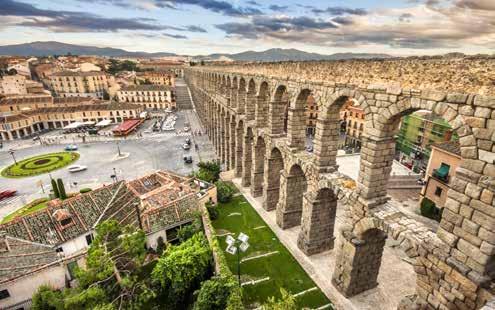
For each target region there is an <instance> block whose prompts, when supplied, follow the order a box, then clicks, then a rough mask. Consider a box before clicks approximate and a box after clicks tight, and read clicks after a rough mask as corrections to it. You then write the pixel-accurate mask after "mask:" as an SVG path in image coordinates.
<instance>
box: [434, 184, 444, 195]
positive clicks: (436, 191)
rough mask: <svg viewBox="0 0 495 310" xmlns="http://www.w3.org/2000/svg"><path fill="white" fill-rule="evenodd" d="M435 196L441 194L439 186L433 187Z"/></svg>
mask: <svg viewBox="0 0 495 310" xmlns="http://www.w3.org/2000/svg"><path fill="white" fill-rule="evenodd" d="M435 196H438V197H440V196H442V188H441V187H438V186H437V188H436V189H435Z"/></svg>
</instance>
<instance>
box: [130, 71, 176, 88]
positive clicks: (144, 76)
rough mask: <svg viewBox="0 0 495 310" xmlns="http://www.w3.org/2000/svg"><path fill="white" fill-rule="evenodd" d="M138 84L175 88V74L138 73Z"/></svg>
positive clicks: (161, 72) (165, 72)
mask: <svg viewBox="0 0 495 310" xmlns="http://www.w3.org/2000/svg"><path fill="white" fill-rule="evenodd" d="M136 83H137V84H153V85H165V86H172V87H174V86H175V73H173V72H171V71H145V72H137V73H136Z"/></svg>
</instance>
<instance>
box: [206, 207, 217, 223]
mask: <svg viewBox="0 0 495 310" xmlns="http://www.w3.org/2000/svg"><path fill="white" fill-rule="evenodd" d="M206 210H208V214H209V215H210V219H212V220H216V219H217V218H218V209H217V207H215V206H212V205H206Z"/></svg>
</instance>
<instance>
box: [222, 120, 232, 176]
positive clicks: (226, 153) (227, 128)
mask: <svg viewBox="0 0 495 310" xmlns="http://www.w3.org/2000/svg"><path fill="white" fill-rule="evenodd" d="M230 121H231V115H230V111H229V110H226V111H225V117H224V118H223V128H224V145H223V148H224V156H223V158H225V159H224V163H225V169H226V170H228V169H229V167H230V165H231V164H232V163H231V161H230V160H231V154H230V152H231V147H230V142H231V131H230Z"/></svg>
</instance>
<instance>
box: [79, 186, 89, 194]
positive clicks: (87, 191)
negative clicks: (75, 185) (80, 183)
mask: <svg viewBox="0 0 495 310" xmlns="http://www.w3.org/2000/svg"><path fill="white" fill-rule="evenodd" d="M90 191H92V189H91V188H89V187H85V188H81V190H80V191H79V193H81V194H84V193H89V192H90Z"/></svg>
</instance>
